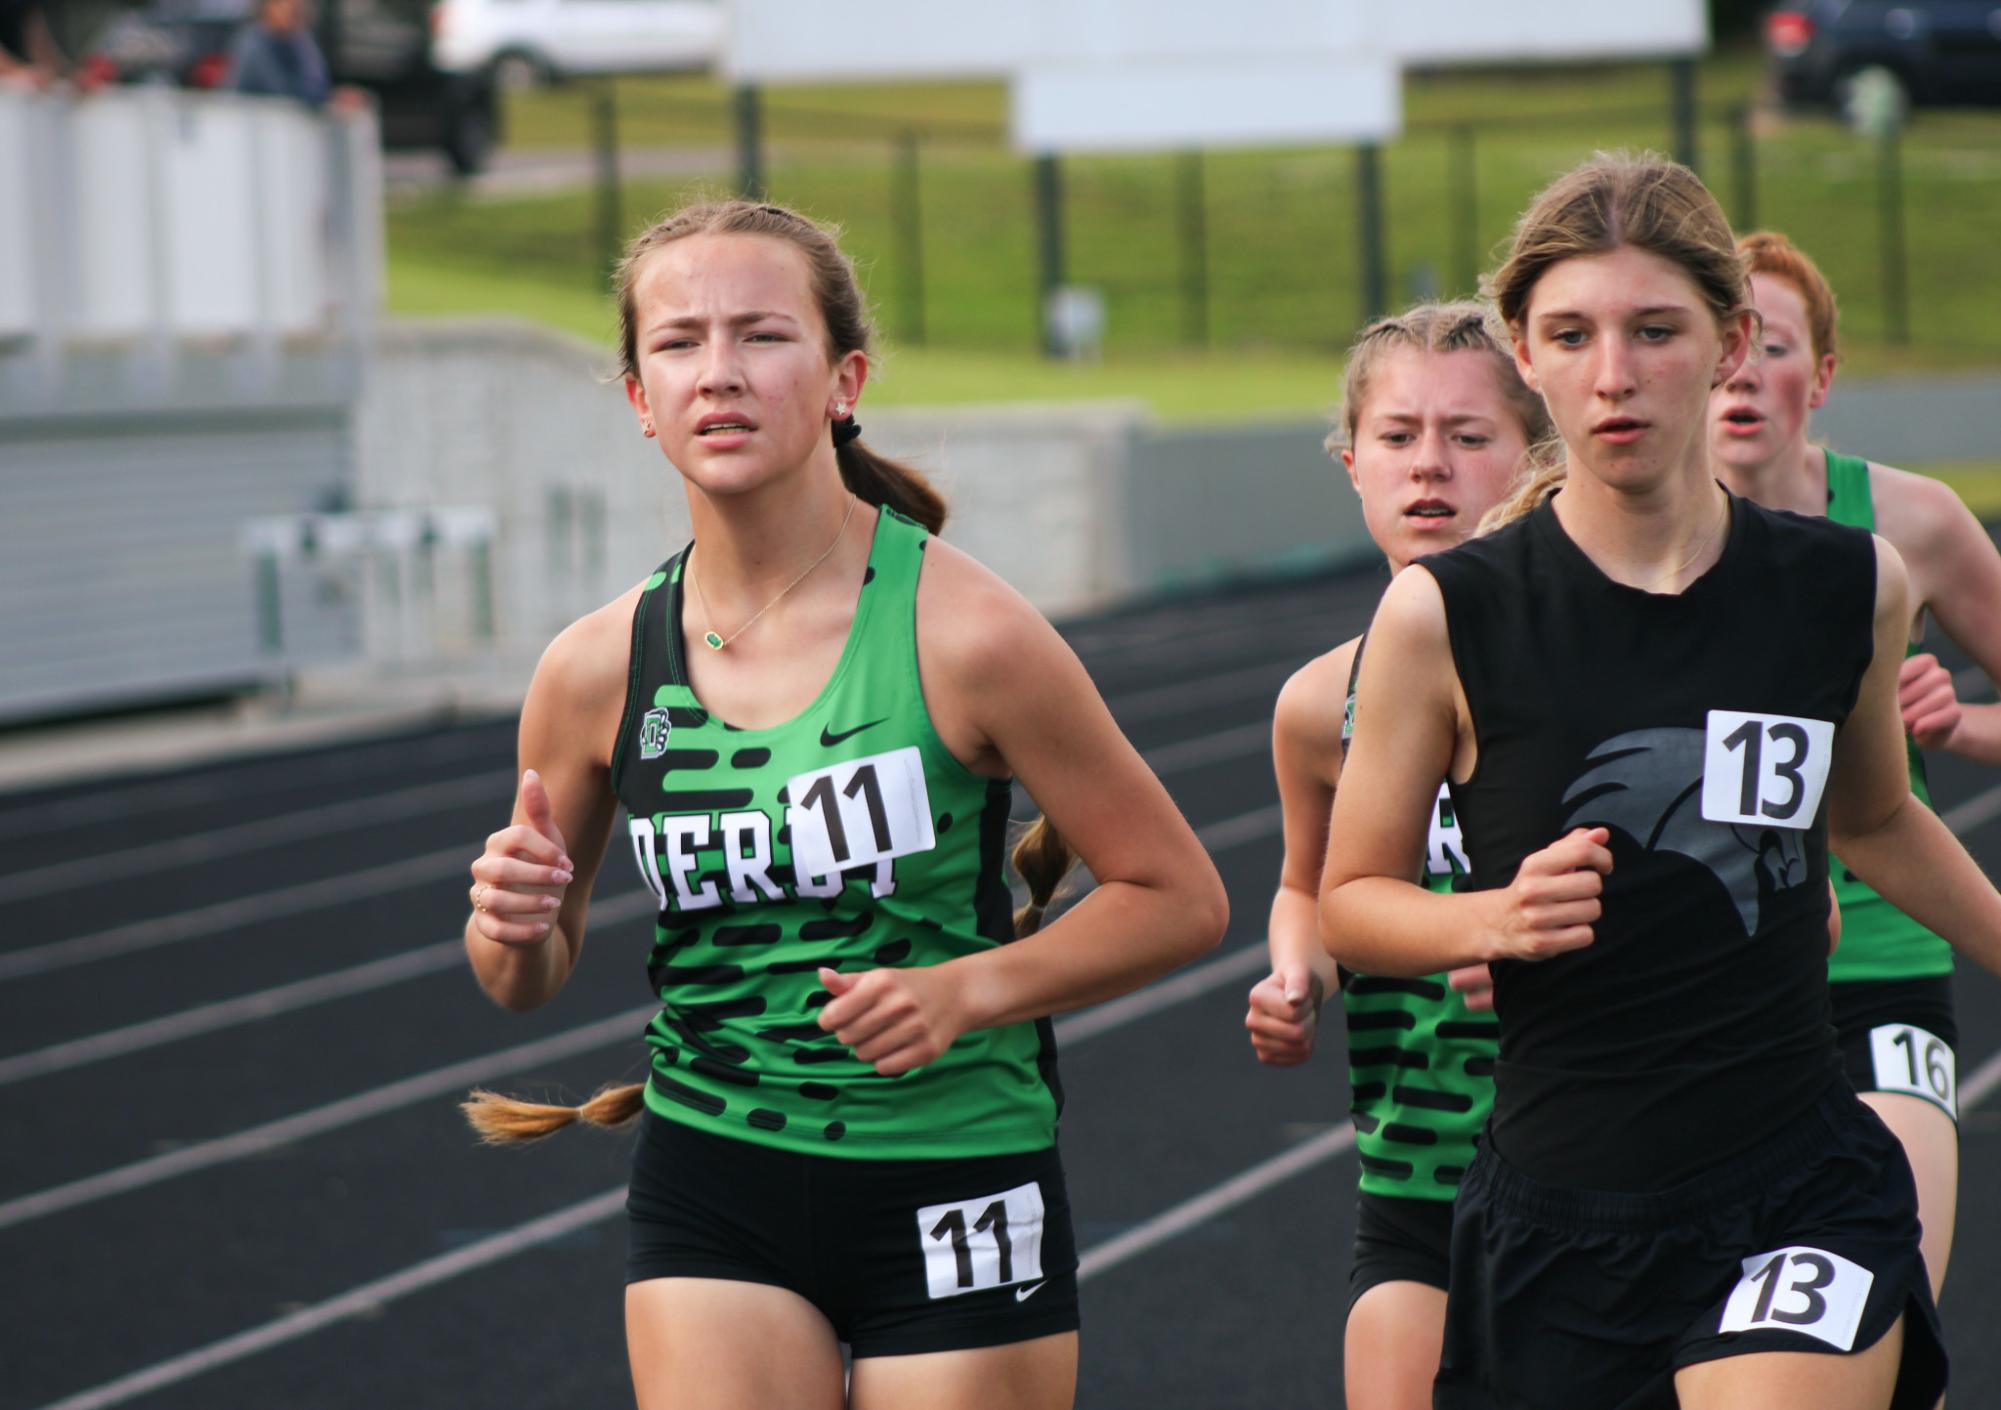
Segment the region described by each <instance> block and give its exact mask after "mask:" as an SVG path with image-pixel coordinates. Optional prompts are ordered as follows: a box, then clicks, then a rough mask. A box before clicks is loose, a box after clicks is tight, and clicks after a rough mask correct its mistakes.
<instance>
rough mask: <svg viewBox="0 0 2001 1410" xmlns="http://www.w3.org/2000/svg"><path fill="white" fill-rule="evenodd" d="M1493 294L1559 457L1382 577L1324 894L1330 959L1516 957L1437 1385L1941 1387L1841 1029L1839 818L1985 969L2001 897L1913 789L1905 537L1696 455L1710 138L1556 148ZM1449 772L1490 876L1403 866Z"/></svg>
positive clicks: (1709, 240)
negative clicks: (1902, 700)
mask: <svg viewBox="0 0 2001 1410" xmlns="http://www.w3.org/2000/svg"><path fill="white" fill-rule="evenodd" d="M1494 287H1495V289H1496V293H1497V298H1498V302H1499V304H1500V307H1501V311H1502V313H1503V315H1504V317H1506V319H1507V320H1508V323H1509V326H1510V328H1511V330H1512V331H1513V333H1514V336H1515V340H1516V355H1517V361H1518V363H1519V365H1520V366H1521V367H1522V369H1523V372H1524V376H1525V377H1526V378H1527V379H1528V380H1529V382H1530V385H1531V386H1534V387H1536V388H1537V390H1539V391H1541V392H1542V393H1543V395H1544V396H1545V398H1546V400H1547V401H1548V403H1549V406H1550V411H1551V415H1552V419H1553V420H1554V421H1555V423H1556V425H1557V427H1558V430H1559V433H1560V434H1561V436H1562V439H1563V459H1562V460H1561V461H1559V462H1557V463H1556V465H1555V466H1553V467H1552V469H1551V471H1550V473H1549V474H1548V475H1546V476H1542V477H1539V482H1538V483H1536V484H1532V485H1530V486H1528V487H1526V488H1525V490H1524V492H1523V494H1522V496H1520V499H1519V502H1518V506H1517V507H1519V508H1526V507H1527V506H1530V505H1535V506H1538V507H1536V508H1535V509H1534V512H1533V513H1531V514H1528V515H1527V517H1525V518H1518V519H1517V520H1516V522H1514V523H1512V524H1511V525H1510V526H1509V527H1508V528H1506V529H1504V530H1502V531H1500V532H1499V533H1497V534H1496V535H1495V536H1494V537H1493V538H1492V539H1489V540H1484V541H1475V542H1474V543H1472V544H1469V545H1467V546H1464V547H1462V548H1459V549H1456V550H1453V551H1452V552H1451V553H1449V554H1447V555H1444V556H1443V557H1441V558H1438V559H1435V560H1430V561H1429V562H1427V563H1422V564H1420V565H1418V566H1419V567H1420V568H1426V569H1429V571H1424V572H1414V573H1407V574H1404V575H1402V576H1401V577H1400V578H1398V579H1397V581H1396V582H1395V583H1393V584H1392V585H1391V587H1390V590H1389V592H1388V593H1387V594H1386V595H1385V598H1384V602H1383V606H1382V608H1381V610H1380V611H1379V612H1378V614H1377V618H1376V622H1375V624H1374V625H1373V626H1372V627H1371V629H1370V652H1369V655H1368V657H1367V658H1366V659H1365V661H1364V663H1363V668H1362V677H1361V681H1360V689H1359V694H1358V698H1357V704H1356V730H1355V740H1354V746H1353V749H1352V751H1351V753H1350V756H1349V762H1348V764H1347V776H1346V778H1345V779H1344V783H1343V788H1342V790H1341V792H1340V793H1339V794H1338V795H1337V797H1336V801H1335V808H1334V818H1333V822H1332V826H1331V830H1330V837H1329V844H1328V862H1327V871H1326V878H1325V882H1324V886H1323V891H1322V898H1321V919H1322V927H1323V932H1324V934H1325V935H1326V936H1327V937H1328V939H1329V941H1330V944H1331V945H1333V946H1334V947H1335V949H1336V953H1337V954H1338V955H1339V957H1340V958H1341V959H1342V960H1343V962H1344V963H1348V964H1352V965H1354V966H1356V967H1358V968H1365V969H1371V970H1373V971H1374V972H1381V973H1405V974H1419V973H1426V972H1432V971H1435V970H1437V969H1439V968H1441V967H1444V966H1446V965H1452V964H1461V963H1465V962H1468V961H1477V960H1482V959H1485V960H1489V961H1493V962H1496V974H1495V980H1496V1010H1497V1012H1498V1014H1499V1016H1500V1019H1501V1024H1502V1062H1501V1064H1500V1067H1499V1068H1498V1070H1497V1073H1496V1114H1495V1119H1494V1123H1493V1126H1492V1128H1491V1134H1492V1139H1491V1140H1490V1141H1489V1142H1488V1144H1487V1145H1486V1146H1485V1147H1483V1149H1482V1150H1481V1152H1480V1155H1479V1156H1478V1157H1477V1159H1476V1160H1475V1162H1474V1166H1473V1168H1472V1170H1471V1171H1470V1172H1469V1173H1468V1175H1467V1178H1466V1180H1465V1182H1464V1184H1463V1185H1462V1188H1461V1192H1460V1196H1459V1202H1458V1208H1457V1211H1456V1213H1455V1222H1454V1229H1453V1249H1452V1262H1453V1266H1452V1289H1451V1297H1450V1305H1449V1308H1448V1313H1447V1327H1446V1344H1445V1352H1444V1356H1443V1360H1442V1363H1441V1368H1440V1373H1439V1380H1438V1384H1437V1387H1436V1391H1435V1404H1436V1405H1437V1406H1439V1407H1443V1408H1444V1410H1458V1408H1459V1407H1500V1406H1506V1407H1534V1408H1535V1410H1546V1407H1550V1406H1570V1405H1577V1406H1587V1405H1588V1406H1592V1407H1601V1406H1602V1407H1621V1410H1640V1408H1641V1407H1668V1406H1675V1405H1679V1406H1681V1407H1685V1410H1712V1407H1714V1410H1722V1408H1723V1407H1726V1406H1727V1407H1735V1406H1740V1405H1745V1404H1768V1403H1787V1402H1785V1401H1782V1397H1788V1398H1790V1399H1789V1403H1796V1404H1800V1405H1809V1404H1810V1405H1813V1406H1815V1407H1817V1410H1826V1408H1827V1407H1834V1408H1835V1410H1881V1407H1883V1406H1889V1405H1894V1406H1896V1407H1899V1410H1921V1407H1927V1406H1929V1405H1931V1404H1932V1402H1933V1401H1934V1400H1935V1399H1936V1397H1937V1395H1938V1394H1939V1392H1940V1390H1941V1389H1942V1387H1943V1384H1944V1354H1943V1348H1942V1343H1941V1341H1940V1339H1939V1336H1938V1332H1937V1325H1936V1318H1935V1313H1934V1310H1933V1307H1932V1301H1931V1294H1930V1287H1929V1283H1928V1281H1927V1279H1926V1276H1925V1272H1924V1267H1923V1263H1922V1259H1921V1257H1920V1255H1919V1251H1918V1223H1917V1219H1916V1197H1915V1193H1914V1191H1913V1190H1912V1187H1911V1182H1910V1175H1909V1171H1908V1168H1907V1166H1906V1165H1905V1163H1904V1160H1903V1157H1902V1152H1901V1150H1900V1149H1899V1148H1898V1146H1897V1145H1896V1143H1895V1140H1894V1138H1892V1137H1891V1136H1890V1135H1889V1133H1888V1132H1887V1131H1885V1130H1884V1128H1883V1127H1882V1125H1881V1123H1880V1122H1879V1121H1877V1120H1876V1119H1875V1117H1874V1116H1873V1115H1872V1114H1871V1113H1870V1112H1869V1111H1868V1109H1867V1108H1866V1107H1864V1106H1863V1105H1862V1104H1861V1103H1860V1102H1859V1101H1858V1100H1857V1099H1856V1098H1855V1096H1854V1094H1853V1092H1852V1091H1851V1090H1850V1089H1849V1088H1848V1087H1847V1085H1846V1083H1845V1082H1843V1081H1842V1080H1841V1078H1840V1075H1839V1071H1838V1069H1837V1067H1836V1058H1835V1053H1834V1047H1833V1039H1832V1033H1831V1030H1830V1029H1829V1027H1828V1025H1827V1021H1826V1014H1827V1010H1826V988H1825V983H1824V971H1823V968H1822V966H1823V963H1824V957H1825V945H1826V931H1825V928H1824V927H1825V923H1826V906H1827V892H1826V887H1825V884H1824V878H1825V868H1826V846H1827V839H1828V832H1829V828H1830V826H1832V827H1833V829H1834V830H1835V831H1836V832H1837V833H1838V835H1839V838H1840V841H1841V845H1842V853H1843V856H1844V857H1845V858H1847V860H1848V861H1849V862H1850V864H1851V865H1853V866H1854V867H1855V868H1856V869H1857V870H1858V871H1860V872H1862V873H1863V874H1865V875H1866V876H1868V878H1869V880H1870V881H1871V882H1872V883H1873V884H1875V885H1876V886H1877V887H1878V888H1879V889H1880V890H1882V891H1883V892H1884V894H1886V895H1888V896H1890V897H1891V898H1892V899H1893V900H1894V901H1896V902H1897V904H1899V905H1900V906H1903V907H1905V908H1907V909H1910V910H1912V911H1914V913H1916V914H1917V915H1918V916H1919V918H1920V919H1922V920H1924V921H1925V922H1926V923H1927V924H1930V925H1931V926H1932V927H1933V928H1934V929H1935V930H1937V931H1938V932H1939V933H1940V934H1942V935H1945V936H1947V937H1948V938H1950V939H1952V940H1953V941H1954V942H1955V943H1957V944H1960V945H1962V946H1964V947H1967V948H1969V949H1971V950H1973V951H1975V952H1977V953H1978V954H1979V955H1980V956H1981V958H1982V959H1983V962H1987V963H1990V964H1992V963H1994V962H1995V961H1996V959H1997V957H2001V896H1997V895H1996V894H1995V891H1994V889H1993V887H1992V886H1991V885H1990V884H1989V883H1988V882H1987V880H1986V878H1985V877H1983V876H1982V875H1981V874H1980V871H1979V869H1978V867H1977V866H1975V865H1974V863H1973V862H1972V860H1971V858H1969V857H1967V855H1966V853H1965V851H1964V849H1963V848H1961V847H1960V846H1959V845H1958V843H1957V842H1956V841H1955V840H1954V839H1953V838H1952V836H1951V834H1950V833H1949V832H1947V831H1946V830H1945V828H1944V826H1943V825H1942V824H1940V823H1939V821H1938V819H1937V818H1936V817H1934V816H1933V815H1932V814H1931V813H1930V811H1929V810H1928V809H1926V808H1924V807H1923V805H1922V804H1921V803H1919V802H1917V801H1916V800H1915V799H1913V798H1912V797H1911V796H1910V792H1909V785H1908V779H1907V777H1906V775H1905V773H1904V770H1903V763H1904V761H1903V751H1902V740H1901V738H1900V730H1899V728H1898V719H1897V713H1896V696H1895V686H1896V667H1897V661H1898V657H1899V655H1900V650H1899V647H1900V645H1901V640H1902V633H1903V627H1904V623H1905V620H1906V619H1905V609H1904V601H1905V575H1904V570H1903V565H1902V563H1901V562H1900V560H1899V559H1898V558H1897V556H1896V553H1895V551H1894V550H1892V549H1890V548H1888V547H1887V546H1886V545H1883V544H1881V543H1880V542H1872V541H1871V540H1869V539H1868V538H1866V537H1864V536H1861V535H1859V534H1857V533H1855V532H1854V531H1852V530H1847V529H1842V528H1840V527H1837V526H1832V525H1827V524H1824V523H1820V522H1813V521H1801V520H1796V519H1792V518H1788V517H1785V516H1776V515H1772V514H1770V513H1767V512H1765V511H1762V510H1759V509H1757V508H1756V507H1755V506H1752V505H1749V504H1747V503H1746V502H1744V501H1741V500H1733V499H1731V498H1730V497H1729V496H1728V495H1727V493H1725V492H1724V491H1723V490H1722V489H1721V488H1720V487H1718V486H1717V485H1716V484H1715V483H1714V481H1713V480H1712V479H1711V478H1710V477H1709V474H1708V469H1707V463H1706V455H1705V447H1704V438H1703V414H1704V406H1705V403H1706V400H1707V396H1708V393H1709V391H1710V389H1711V388H1712V387H1713V386H1715V385H1717V384H1718V383H1720V382H1721V381H1722V380H1724V379H1725V378H1727V377H1728V376H1729V375H1730V373H1731V372H1732V371H1733V370H1734V369H1735V367H1736V366H1737V365H1738V364H1739V363H1740V362H1741V360H1742V358H1743V357H1744V355H1745V353H1746V351H1747V348H1748V343H1749V337H1750V330H1751V316H1750V313H1749V311H1748V309H1747V307H1746V305H1745V298H1744V284H1743V275H1742V271H1741V268H1740V266H1739V265H1738V264H1737V261H1736V253H1735V249H1734V247H1733V242H1732V239H1731V236H1730V232H1729V227H1728V225H1727V223H1726V222H1725V221H1724V219H1723V217H1722V213H1721V212H1720V210H1718V209H1717V208H1716V205H1715V202H1714V201H1713V199H1711V198H1710V196H1709V194H1708V192H1707V191H1705V190H1703V188H1702V186H1701V184H1700V182H1699V181H1697V180H1696V178H1695V177H1694V176H1693V174H1692V173H1690V172H1688V171H1687V170H1686V169H1685V168H1681V167H1677V166H1674V165H1673V164H1671V163H1666V162H1661V161H1653V160H1640V161H1628V160H1622V159H1616V158H1600V159H1597V160H1595V161H1594V162H1592V163H1589V164H1587V165H1586V166H1584V167H1582V168H1580V169H1579V170H1577V171H1575V172H1573V173H1571V174H1570V175H1568V176H1566V177H1564V178H1562V179H1561V180H1559V181H1558V182H1557V183H1556V184H1555V185H1554V186H1552V187H1551V188H1550V189H1549V190H1548V191H1546V192H1545V193H1544V194H1543V195H1542V196H1541V197H1539V198H1538V200H1537V201H1536V203H1535V204H1534V205H1533V206H1532V207H1531V209H1530V210H1529V212H1528V213H1527V214H1525V215H1524V217H1523V219H1522V222H1521V224H1520V226H1519V227H1518V230H1517V235H1516V241H1515V247H1514V252H1513V254H1512V255H1511V257H1510V259H1509V260H1508V261H1507V263H1506V264H1504V266H1503V267H1502V268H1501V270H1500V271H1499V272H1498V273H1497V274H1496V275H1495V277H1494ZM1566 468H1567V469H1566ZM1566 473H1567V478H1565V476H1566ZM1558 486H1561V487H1562V488H1561V492H1560V493H1556V494H1555V497H1554V498H1553V499H1552V498H1551V494H1552V492H1553V491H1555V490H1556V489H1557V487H1558ZM1544 501H1547V502H1546V503H1545V502H1544ZM1795 575H1796V576H1795ZM1789 581H1790V582H1792V583H1794V584H1796V585H1795V586H1788V585H1787V584H1788V582H1789ZM1809 591H1811V592H1813V593H1814V594H1815V596H1816V605H1815V608H1814V610H1813V611H1812V612H1808V610H1807V604H1806V602H1805V597H1804V595H1805V594H1806V593H1807V592H1809ZM1768 608H1769V609H1772V610H1770V612H1769V615H1767V609H1768ZM1788 608H1794V609H1797V612H1798V613H1799V615H1788V613H1787V610H1786V609H1788ZM1805 621H1811V622H1813V623H1814V624H1815V626H1814V630H1813V631H1812V632H1808V631H1804V630H1802V629H1801V626H1800V624H1801V623H1802V622H1805ZM1442 777H1443V778H1449V779H1450V780H1451V785H1452V794H1453V798H1454V801H1455V804H1456V805H1457V806H1458V810H1459V814H1460V816H1461V817H1462V819H1464V821H1465V826H1466V836H1467V839H1468V842H1469V845H1470V848H1471V853H1472V856H1471V860H1472V863H1473V869H1472V870H1473V883H1472V884H1473V886H1474V887H1475V888H1477V889H1476V890H1475V891H1473V892H1471V893H1469V894H1463V895H1450V896H1439V895H1433V894H1429V893H1426V892H1424V891H1421V890H1420V889H1418V888H1417V887H1415V886H1414V885H1412V884H1411V883H1410V882H1409V881H1407V880H1405V878H1406V877H1407V876H1408V875H1409V874H1410V871H1409V868H1410V866H1411V863H1412V860H1413V859H1414V857H1415V855H1416V853H1417V849H1418V847H1419V845H1420V842H1421V838H1422V823H1423V819H1424V818H1425V816H1426V814H1427V812H1428V807H1427V804H1428V803H1429V800H1430V797H1431V794H1432V793H1433V792H1435V790H1436V788H1437V786H1438V783H1439V780H1440V779H1441V778H1442ZM1504 797H1505V806H1502V800H1503V798H1504ZM1776 1352H1815V1353H1828V1354H1825V1355H1813V1356H1806V1357H1801V1356H1797V1355H1771V1354H1768V1353H1776Z"/></svg>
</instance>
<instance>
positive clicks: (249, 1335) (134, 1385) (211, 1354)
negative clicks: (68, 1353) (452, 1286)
mask: <svg viewBox="0 0 2001 1410" xmlns="http://www.w3.org/2000/svg"><path fill="white" fill-rule="evenodd" d="M624 1208H625V1186H623V1185H620V1186H619V1187H618V1188H617V1189H613V1190H606V1191H604V1192H603V1193H602V1194H596V1195H592V1196H591V1197H590V1198H589V1199H587V1200H581V1201H579V1202H578V1203H576V1204H573V1205H569V1206H567V1207H566V1208H563V1209H558V1210H556V1211H555V1212H553V1213H550V1214H545V1215H543V1216H542V1217H541V1218H540V1219H536V1220H532V1221H531V1222H529V1223H526V1224H522V1225H520V1226H518V1227H516V1228H513V1229H509V1230H508V1231H507V1232H506V1233H504V1234H495V1235H493V1236H492V1237H490V1238H484V1239H481V1240H479V1242H477V1243H470V1244H467V1245H466V1246H465V1247H464V1248H459V1249H454V1250H453V1251H452V1252H450V1253H446V1254H440V1255H439V1256H438V1257H436V1258H430V1259H426V1260H425V1261H424V1262H422V1263H418V1264H415V1265H413V1266H411V1267H409V1268H405V1269H404V1270H403V1271H402V1272H400V1273H392V1274H390V1275H389V1276H388V1277H386V1278H378V1279H376V1280H375V1281H374V1282H372V1283H363V1284H362V1285H361V1286H360V1287H358V1288H355V1289H353V1290H351V1291H349V1292H345V1293H342V1294H341V1295H340V1296H339V1297H333V1298H328V1299H327V1300H326V1301H325V1302H318V1303H314V1304H313V1305H312V1306H311V1307H305V1308H301V1309H300V1310H299V1311H297V1312H294V1313H291V1314H290V1315H288V1316H284V1317H280V1318H278V1319H277V1320H276V1321H272V1322H266V1323H265V1324H264V1325H263V1326H261V1327H253V1328H251V1329H250V1330H248V1331H244V1332H238V1333H237V1334H236V1335H235V1336H231V1337H224V1338H223V1339H222V1340H221V1341H217V1342H211V1343H209V1344H208V1345H207V1346H204V1347H202V1348H200V1349H199V1350H196V1351H190V1352H187V1353H185V1354H183V1355H180V1356H175V1357H170V1358H169V1359H168V1360H165V1361H160V1362H156V1363H155V1364H153V1365H151V1366H148V1367H146V1368H145V1369H144V1370H139V1371H134V1372H132V1373H131V1374H130V1375H125V1376H120V1377H119V1378H118V1379H117V1380H114V1381H106V1382H105V1383H104V1384H102V1385H100V1386H95V1387H93V1388H92V1389H90V1390H86V1391H80V1392H78V1393H77V1394H75V1395H72V1396H67V1397H65V1398H64V1399H62V1400H58V1401H55V1402H54V1403H52V1404H50V1405H48V1406H45V1407H44V1410H107V1407H109V1406H113V1405H123V1404H124V1403H125V1402H126V1401H128V1400H132V1399H134V1398H135V1397H137V1396H141V1395H145V1394H147V1393H148V1392H149V1391H156V1390H164V1389H165V1388H166V1387H168V1386H171V1385H178V1384H180V1383H181V1382H182V1381H188V1380H193V1379H194V1378H195V1377H196V1376H199V1375H202V1374H204V1373H205V1372H208V1371H213V1370H216V1369H217V1368H219V1367H222V1366H227V1365H229V1364H230V1363H232V1362H235V1361H242V1360H244V1359H245V1358H246V1357H251V1356H255V1355H257V1354H258V1353H259V1352H262V1351H269V1350H270V1349H271V1348H272V1347H274V1346H283V1345H285V1343H287V1342H293V1341H297V1340H298V1339H299V1338H301V1337H304V1336H310V1335H311V1334H312V1333H314V1332H317V1331H319V1330H321V1329H322V1328H324V1327H329V1326H332V1325H333V1324H334V1323H336V1322H340V1321H344V1320H345V1319H347V1318H349V1317H364V1316H370V1315H373V1314H374V1313H376V1312H379V1311H380V1310H381V1309H382V1308H383V1307H384V1306H386V1305H387V1304H389V1303H391V1302H394V1301H396V1300H397V1299H398V1298H404V1297H408V1296H410V1294H412V1293H416V1292H422V1291H423V1290H424V1289H425V1288H429V1287H434V1286H436V1285H437V1284H439V1283H442V1282H446V1281H448V1280H449V1279H452V1278H457V1277H461V1276H463V1275H464V1274H467V1273H472V1272H477V1271H478V1270H479V1269H481V1268H485V1267H487V1266H488V1265H489V1264H494V1263H498V1262H500V1261H501V1260H502V1259H506V1258H512V1257H514V1255H516V1254H517V1253H526V1252H527V1251H528V1250H530V1249H532V1248H537V1247H540V1246H541V1245H543V1244H547V1243H554V1242H555V1241H556V1240H557V1239H560V1238H563V1237H564V1236H565V1235H568V1234H572V1233H575V1232H576V1231H577V1230H579V1229H584V1228H588V1227H589V1226H591V1225H592V1224H596V1223H598V1222H600V1221H602V1220H605V1219H609V1218H611V1217H612V1216H613V1215H614V1214H617V1213H619V1212H620V1211H621V1210H623V1209H624Z"/></svg>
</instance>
